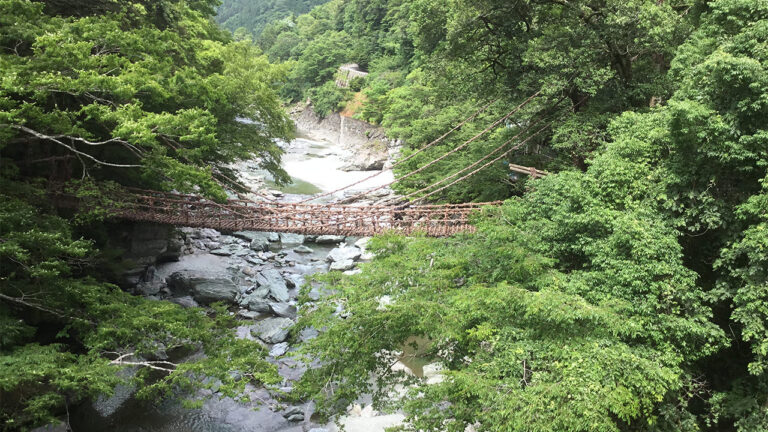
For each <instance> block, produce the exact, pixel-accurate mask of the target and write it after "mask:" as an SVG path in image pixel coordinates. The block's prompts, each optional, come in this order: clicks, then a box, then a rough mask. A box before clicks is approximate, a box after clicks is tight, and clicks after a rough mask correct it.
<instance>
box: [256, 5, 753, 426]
mask: <svg viewBox="0 0 768 432" xmlns="http://www.w3.org/2000/svg"><path fill="white" fill-rule="evenodd" d="M767 36H768V3H766V2H762V1H759V2H755V1H751V0H712V1H699V2H694V3H693V4H691V3H690V2H676V1H664V2H657V1H644V0H637V1H623V0H622V1H610V0H609V1H605V2H599V3H594V2H580V1H579V2H565V1H563V2H560V1H544V0H541V1H540V0H531V1H526V2H502V1H492V0H491V1H479V2H478V1H472V2H469V1H462V0H455V1H449V2H440V1H432V0H419V1H413V2H404V1H397V0H389V1H388V0H380V1H356V0H347V1H338V0H337V1H332V2H330V3H328V4H327V5H324V6H321V7H318V8H316V9H314V10H313V11H312V12H311V13H310V14H308V15H303V16H299V17H296V18H295V19H293V20H290V21H288V20H283V21H278V22H276V23H273V24H271V25H270V26H268V27H267V28H266V29H265V31H264V32H263V34H262V37H261V38H260V39H259V41H258V43H259V44H260V45H261V46H262V47H263V48H264V50H265V52H266V53H267V54H268V55H269V56H270V58H271V59H273V60H275V61H281V60H283V61H288V62H290V63H289V64H292V72H291V79H290V80H289V83H288V84H287V85H286V86H285V87H284V88H283V95H284V96H285V97H288V98H292V99H294V100H300V99H302V98H304V97H306V96H309V97H310V98H312V99H313V100H314V101H316V102H318V101H320V102H322V101H323V100H330V98H331V96H333V95H337V96H336V97H337V99H340V100H342V101H343V100H348V99H349V98H350V95H351V93H352V91H354V90H352V91H348V90H345V89H338V88H337V87H336V86H335V85H334V84H333V82H332V81H333V80H334V77H335V73H336V67H337V66H338V65H339V64H341V63H346V62H356V63H358V64H360V65H361V66H362V67H364V68H366V69H367V70H368V71H369V72H370V75H369V76H368V77H367V78H366V79H365V81H364V82H362V83H358V84H357V85H358V86H359V87H360V88H361V91H362V92H363V93H364V94H365V95H366V96H367V102H366V105H365V106H364V107H363V108H362V113H361V117H362V118H363V119H365V120H368V121H371V122H376V123H380V124H382V125H383V126H384V127H385V128H386V129H387V130H388V131H389V133H390V134H391V135H392V136H394V137H399V138H404V139H405V140H406V142H407V143H408V145H409V146H410V148H412V149H415V148H419V147H421V146H423V145H425V144H426V143H428V142H430V141H431V140H433V139H435V138H437V137H438V136H440V135H441V134H443V133H444V132H445V131H447V130H448V129H449V128H450V127H451V126H452V125H455V124H457V123H459V121H461V120H462V119H464V118H465V117H466V116H468V115H469V114H471V113H472V112H474V111H475V110H476V109H477V108H479V107H481V106H483V105H484V104H485V103H487V102H488V101H490V100H493V99H499V100H498V101H497V102H496V103H494V104H492V105H491V107H490V108H489V109H488V110H486V111H485V112H484V113H483V114H482V115H481V116H480V117H479V118H478V119H477V120H475V121H474V122H472V123H471V124H469V125H465V126H463V127H462V128H461V130H460V131H459V132H458V133H456V134H455V135H453V136H451V137H450V138H449V139H448V140H447V141H446V142H445V143H444V144H443V145H439V146H437V148H435V149H433V150H430V151H427V152H425V153H424V154H421V155H419V156H418V157H416V158H414V159H413V160H412V163H409V164H406V165H407V166H404V167H402V168H401V169H400V171H399V174H404V173H407V172H409V171H410V170H412V169H414V168H415V167H417V166H421V165H423V164H424V163H425V162H427V161H429V160H432V159H434V158H435V157H436V156H438V155H440V154H442V153H443V152H445V151H446V150H448V149H450V148H454V147H456V146H457V145H458V144H459V143H461V142H463V140H464V139H467V138H469V137H471V136H473V135H474V134H476V133H477V132H479V131H480V130H481V129H482V128H484V127H485V126H486V125H487V124H488V123H489V122H490V121H491V120H493V119H495V118H498V117H500V116H501V115H503V113H505V112H507V111H509V110H510V109H511V108H512V107H513V106H515V105H517V104H519V103H520V102H522V101H523V100H524V99H525V98H527V97H528V96H529V95H531V94H534V92H536V91H538V90H542V93H543V95H544V96H543V97H539V98H538V99H537V100H536V101H535V102H534V103H532V104H530V105H529V106H528V107H526V108H525V109H524V110H523V111H522V112H521V113H520V114H518V115H516V116H514V117H512V118H511V119H510V121H509V122H508V123H507V127H506V128H500V129H497V130H496V131H494V132H493V133H492V134H491V136H490V138H488V139H485V138H484V139H483V140H480V141H479V142H476V143H473V144H472V145H470V146H468V147H467V148H465V149H464V150H462V151H460V152H458V153H457V154H456V155H453V156H451V157H450V158H447V159H446V160H445V161H443V162H440V163H438V164H435V165H434V166H432V167H430V168H429V169H428V170H426V171H424V172H422V173H419V174H417V175H415V176H412V177H410V178H409V179H407V181H405V182H404V184H403V185H401V189H400V190H401V191H406V192H408V191H413V190H417V189H419V188H421V187H423V186H425V185H428V184H430V183H431V182H432V181H434V180H436V179H439V178H442V177H444V176H446V175H448V174H450V173H453V172H455V171H456V170H458V169H459V168H461V167H464V166H466V165H467V164H469V163H470V162H472V161H475V160H477V159H479V158H480V157H481V156H482V155H484V154H486V153H487V152H488V151H489V149H491V148H494V147H496V146H497V145H499V144H500V143H501V142H503V140H505V139H507V138H509V137H510V136H513V135H514V134H516V133H518V132H519V131H521V130H523V129H524V127H525V126H526V124H527V123H529V122H531V121H534V120H532V119H537V118H540V117H542V116H544V117H546V118H547V119H550V118H552V117H551V115H552V113H554V112H557V113H558V115H557V116H556V117H555V120H554V123H553V124H552V125H551V127H550V128H549V129H548V130H547V131H546V132H545V133H543V134H541V135H538V136H537V137H536V138H535V139H534V140H532V141H531V142H529V143H528V144H527V145H526V146H524V147H523V148H521V149H520V150H519V151H517V152H514V153H512V155H511V157H510V160H511V161H512V162H516V163H523V164H527V165H534V166H537V167H539V168H544V169H548V170H551V171H556V172H558V174H556V175H550V176H548V177H546V178H544V179H542V180H536V181H527V182H526V181H516V182H512V181H510V182H506V181H504V180H505V179H506V177H507V174H506V173H505V167H504V165H502V164H498V165H496V166H493V167H490V168H489V169H487V170H485V171H483V172H482V173H481V174H479V175H477V176H475V177H472V178H471V179H469V180H467V181H464V182H462V183H459V184H457V185H456V186H453V187H451V188H449V189H447V190H445V191H444V192H442V193H441V194H440V195H436V196H433V197H432V198H433V199H434V198H437V199H438V200H445V201H457V202H460V201H468V200H488V199H493V198H508V197H509V196H510V195H514V194H522V197H518V198H511V199H508V200H507V202H506V204H505V205H504V206H503V207H502V208H501V209H499V210H493V211H488V212H487V213H486V214H485V215H483V216H482V217H480V218H479V227H480V228H479V232H478V233H477V234H475V235H468V236H464V237H459V238H451V239H426V238H417V239H403V238H400V237H397V236H384V237H381V238H378V239H376V240H375V241H374V246H373V247H374V249H375V251H376V252H377V253H378V255H379V259H377V260H376V261H374V262H373V263H372V264H370V265H369V266H368V267H366V268H365V269H364V271H363V273H362V274H360V275H357V276H353V277H348V278H347V277H345V278H341V277H338V276H336V275H330V276H327V277H326V282H328V283H330V285H331V287H332V288H333V290H334V292H336V293H337V295H334V296H332V297H331V298H330V299H329V300H328V301H327V302H326V304H325V306H323V307H318V308H317V309H316V310H315V311H314V312H313V313H311V314H309V315H308V316H307V317H306V318H305V319H306V320H307V322H308V323H312V324H313V325H314V326H316V327H318V328H319V327H321V326H327V327H328V331H327V332H324V333H322V334H321V336H320V337H319V338H318V339H316V340H314V341H313V343H312V344H311V345H310V347H308V348H307V350H308V352H309V353H311V355H313V356H319V357H320V358H321V359H322V365H323V366H322V367H320V368H318V369H314V370H312V371H311V372H310V373H309V374H308V375H307V376H306V377H305V381H304V387H303V389H304V391H305V393H304V394H305V395H307V396H310V395H311V396H312V397H314V398H317V399H319V400H322V401H324V403H323V404H321V405H322V406H323V407H325V408H326V409H327V410H328V411H327V412H334V410H335V409H338V408H339V407H341V406H344V402H343V401H349V400H352V399H353V398H354V397H355V396H356V395H359V394H360V393H364V392H375V389H377V388H388V387H386V385H385V384H390V385H392V384H395V383H399V382H401V380H403V379H405V378H404V377H403V376H402V375H401V374H397V373H392V372H390V370H389V367H390V366H391V365H392V364H393V362H394V360H396V356H395V354H391V355H387V353H396V352H398V351H399V350H401V349H402V346H403V344H404V343H406V341H408V340H412V339H409V338H412V337H427V338H428V339H429V340H431V350H430V352H429V355H428V356H427V357H428V358H430V359H432V360H433V361H438V362H440V363H441V364H442V365H444V366H445V367H446V368H447V370H448V372H446V375H445V378H446V379H445V380H444V381H443V382H442V383H440V384H436V385H424V384H422V385H419V386H417V387H416V388H415V389H413V391H412V392H411V393H410V396H409V397H408V403H407V412H408V414H409V420H410V421H412V423H411V425H410V426H408V427H406V429H407V430H450V431H464V430H465V428H466V427H468V426H470V425H474V427H475V429H476V430H494V431H498V430H510V431H523V430H524V431H629V430H664V431H697V430H739V431H755V432H756V431H762V430H766V429H768V410H766V403H767V402H768V399H766V389H768V379H767V378H766V373H765V370H766V366H768V363H766V346H767V345H766V336H768V335H766V332H765V329H766V325H768V321H767V320H768V273H766V271H767V269H768V230H767V228H768V225H766V224H767V223H768V195H767V194H768V177H767V176H766V168H767V167H768V134H767V132H768V130H767V129H766V128H767V127H768V125H767V124H766V123H765V119H766V118H768V68H767V67H768V63H767V62H768V57H766V53H767V52H768V50H766V48H767V46H766V40H768V38H767ZM338 95H341V96H342V97H341V98H338ZM558 100H561V101H562V102H561V103H560V105H558V108H554V109H553V108H552V106H553V105H555V101H558ZM339 106H343V102H342V103H341V104H340V105H339ZM382 299H386V302H384V301H383V300H382ZM339 304H341V305H342V306H343V308H344V309H345V311H346V313H345V314H344V315H343V316H344V318H333V317H334V316H336V315H334V314H333V312H334V311H336V310H337V308H338V307H339ZM382 305H384V306H382ZM328 320H333V321H331V322H332V324H331V325H329V324H328ZM372 372H375V374H376V376H380V377H381V379H380V381H379V382H377V383H376V385H374V384H373V383H372V382H371V381H370V379H369V377H370V374H371V373H372ZM329 382H337V383H338V386H337V387H335V388H334V391H332V392H330V391H328V387H327V383H329ZM378 396H380V397H381V398H382V400H386V399H387V398H386V396H387V395H386V394H385V392H382V394H378Z"/></svg>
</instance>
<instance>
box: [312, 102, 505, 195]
mask: <svg viewBox="0 0 768 432" xmlns="http://www.w3.org/2000/svg"><path fill="white" fill-rule="evenodd" d="M497 100H498V99H494V100H492V101H490V102H489V103H488V104H486V105H485V106H483V107H481V108H480V109H479V110H477V111H476V112H475V113H474V114H472V115H471V116H469V117H467V118H466V119H464V120H463V121H462V122H460V123H459V124H457V125H456V126H454V127H453V128H452V129H451V130H449V131H448V132H446V133H444V134H443V135H441V136H440V137H438V138H437V139H435V140H434V141H432V142H430V143H429V144H427V145H425V146H424V147H422V148H420V149H418V150H416V151H415V152H413V153H411V154H410V155H408V156H407V157H405V158H403V159H401V160H399V161H397V162H395V163H394V164H393V165H392V166H391V167H389V168H387V169H384V170H381V171H379V172H377V173H375V174H372V175H370V176H368V177H365V178H363V179H361V180H358V181H356V182H354V183H350V184H348V185H346V186H343V187H340V188H338V189H335V190H332V191H329V192H325V193H322V194H320V195H315V196H312V197H310V198H307V199H305V200H303V201H299V202H298V204H303V203H307V202H310V201H314V200H316V199H320V198H323V197H327V196H329V195H333V194H336V193H338V192H341V191H343V190H346V189H349V188H351V187H353V186H357V185H359V184H360V183H364V182H366V181H368V180H370V179H372V178H375V177H378V176H380V175H381V174H383V173H385V172H387V171H392V170H393V169H395V168H396V167H397V166H399V165H401V164H403V163H405V162H407V161H409V160H410V159H411V158H413V157H415V156H416V155H418V154H419V153H421V152H423V151H425V150H427V149H429V148H430V147H432V146H434V145H436V144H438V143H439V142H441V141H442V140H444V139H445V138H446V137H447V136H448V135H450V134H451V133H453V132H454V131H456V130H458V129H459V128H461V127H462V126H464V125H465V124H467V123H468V122H470V121H472V120H474V119H475V117H477V116H478V115H480V113H482V112H483V111H485V110H487V109H488V108H489V107H490V106H491V105H493V104H494V103H495V102H496V101H497Z"/></svg>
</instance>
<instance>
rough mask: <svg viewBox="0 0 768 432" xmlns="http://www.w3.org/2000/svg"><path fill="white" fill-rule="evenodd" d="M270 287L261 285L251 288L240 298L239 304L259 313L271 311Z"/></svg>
mask: <svg viewBox="0 0 768 432" xmlns="http://www.w3.org/2000/svg"><path fill="white" fill-rule="evenodd" d="M269 293H270V291H269V287H267V286H260V287H258V288H255V289H249V290H248V291H246V293H245V294H243V295H241V296H240V298H239V299H238V302H237V303H238V304H239V305H240V306H242V307H244V308H246V309H248V310H251V311H253V312H259V313H269V312H271V311H272V309H271V308H270V307H269V303H270V302H269V300H267V296H269Z"/></svg>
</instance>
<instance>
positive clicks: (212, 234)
mask: <svg viewBox="0 0 768 432" xmlns="http://www.w3.org/2000/svg"><path fill="white" fill-rule="evenodd" d="M219 237H221V233H220V232H218V231H216V230H215V229H211V228H203V229H201V230H198V231H197V233H196V238H207V239H211V240H216V239H218V238H219Z"/></svg>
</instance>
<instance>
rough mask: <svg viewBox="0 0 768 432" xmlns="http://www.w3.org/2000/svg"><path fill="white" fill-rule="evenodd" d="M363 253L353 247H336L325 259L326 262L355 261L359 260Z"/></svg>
mask: <svg viewBox="0 0 768 432" xmlns="http://www.w3.org/2000/svg"><path fill="white" fill-rule="evenodd" d="M362 254H363V252H362V251H361V250H360V249H359V248H357V247H354V246H343V247H337V248H335V249H333V250H332V251H331V252H330V253H329V254H328V256H327V257H326V258H325V260H326V261H328V262H338V261H347V260H352V261H354V260H356V259H358V258H360V255H362Z"/></svg>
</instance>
